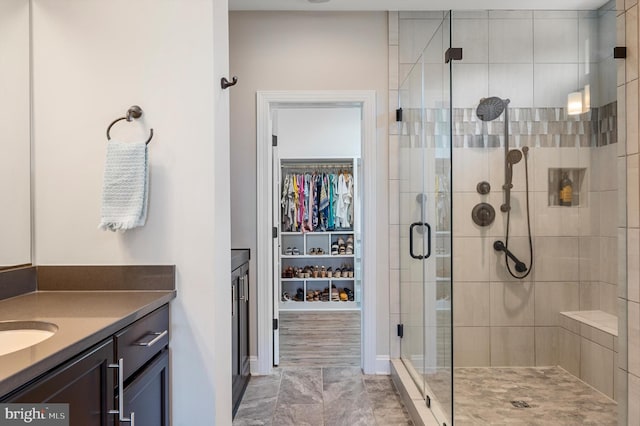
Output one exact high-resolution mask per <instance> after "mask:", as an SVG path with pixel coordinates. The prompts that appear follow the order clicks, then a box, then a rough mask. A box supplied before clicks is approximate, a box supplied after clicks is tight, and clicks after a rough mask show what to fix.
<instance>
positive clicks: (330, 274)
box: [327, 266, 333, 278]
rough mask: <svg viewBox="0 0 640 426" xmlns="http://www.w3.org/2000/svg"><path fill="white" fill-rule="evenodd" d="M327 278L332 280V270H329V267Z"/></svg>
mask: <svg viewBox="0 0 640 426" xmlns="http://www.w3.org/2000/svg"><path fill="white" fill-rule="evenodd" d="M327 278H333V269H331V266H329V268H327Z"/></svg>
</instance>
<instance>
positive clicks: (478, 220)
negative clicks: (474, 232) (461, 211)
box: [471, 203, 496, 226]
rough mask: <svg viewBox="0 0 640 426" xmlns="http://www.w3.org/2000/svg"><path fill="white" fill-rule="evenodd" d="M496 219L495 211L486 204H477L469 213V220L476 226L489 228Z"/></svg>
mask: <svg viewBox="0 0 640 426" xmlns="http://www.w3.org/2000/svg"><path fill="white" fill-rule="evenodd" d="M495 218H496V211H495V210H494V208H493V206H492V205H491V204H488V203H480V204H477V205H476V206H475V207H474V208H473V210H472V211H471V219H473V223H475V224H476V225H478V226H489V225H491V224H492V223H493V221H494V220H495Z"/></svg>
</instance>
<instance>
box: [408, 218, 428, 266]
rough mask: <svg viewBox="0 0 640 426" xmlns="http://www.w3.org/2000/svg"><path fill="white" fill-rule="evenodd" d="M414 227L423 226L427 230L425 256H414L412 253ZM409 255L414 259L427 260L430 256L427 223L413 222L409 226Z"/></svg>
mask: <svg viewBox="0 0 640 426" xmlns="http://www.w3.org/2000/svg"><path fill="white" fill-rule="evenodd" d="M416 226H425V227H426V228H427V254H425V255H422V254H415V253H414V252H413V228H415V227H416ZM409 254H410V255H411V257H413V258H414V259H427V258H429V257H430V256H431V225H429V224H428V223H427V222H413V223H412V224H411V226H409Z"/></svg>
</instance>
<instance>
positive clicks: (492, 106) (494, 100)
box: [476, 96, 509, 121]
mask: <svg viewBox="0 0 640 426" xmlns="http://www.w3.org/2000/svg"><path fill="white" fill-rule="evenodd" d="M508 103H509V99H504V100H502V99H500V98H499V97H497V96H491V97H488V98H482V99H480V104H478V108H476V115H477V116H478V118H479V119H480V120H482V121H492V120H495V119H496V118H498V117H499V116H500V114H502V112H503V111H504V109H505V107H506V106H507V104H508Z"/></svg>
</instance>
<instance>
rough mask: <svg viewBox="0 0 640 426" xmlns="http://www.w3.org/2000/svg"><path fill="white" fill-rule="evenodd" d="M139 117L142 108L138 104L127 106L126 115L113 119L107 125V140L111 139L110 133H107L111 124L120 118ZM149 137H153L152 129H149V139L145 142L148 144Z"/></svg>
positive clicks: (130, 118)
mask: <svg viewBox="0 0 640 426" xmlns="http://www.w3.org/2000/svg"><path fill="white" fill-rule="evenodd" d="M140 117H142V108H140V107H139V106H138V105H134V106H132V107H131V108H129V109H128V110H127V115H126V116H124V117H120V118H117V119H115V120H113V121H112V122H111V124H109V127H107V140H111V135H109V131H111V128H112V127H113V125H114V124H116V123H117V122H118V121H121V120H127V121H131V120H133V119H134V118H135V119H137V118H140ZM151 138H153V129H149V139H147V141H146V142H145V144H147V145H149V142H151Z"/></svg>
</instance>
